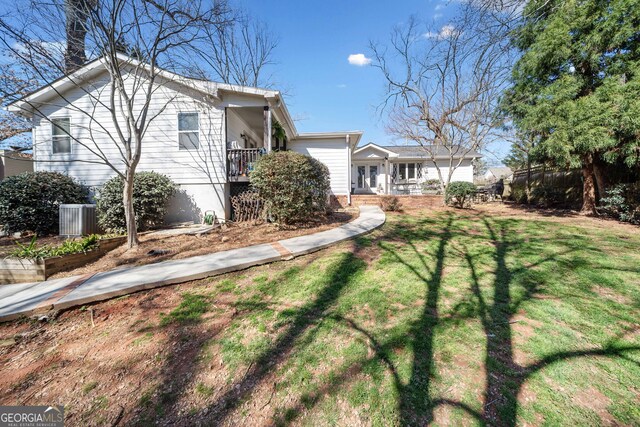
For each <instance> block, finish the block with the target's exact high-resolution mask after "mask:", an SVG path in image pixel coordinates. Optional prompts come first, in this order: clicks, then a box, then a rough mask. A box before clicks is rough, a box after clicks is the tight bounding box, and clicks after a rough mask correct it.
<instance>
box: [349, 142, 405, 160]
mask: <svg viewBox="0 0 640 427" xmlns="http://www.w3.org/2000/svg"><path fill="white" fill-rule="evenodd" d="M369 148H371V149H373V150H378V151H381V152H383V153H384V154H386V155H388V156H389V155H391V156H393V157H395V156H396V155H397V153H395V152H393V151H391V150H388V149H387V148H385V147H383V146H381V145H378V144H374V143H373V142H370V143H368V144H367V145H363V146H362V147H358V148H356V150H355V151H354V152H353V154H358V153H361V152H363V151H364V150H367V149H369Z"/></svg>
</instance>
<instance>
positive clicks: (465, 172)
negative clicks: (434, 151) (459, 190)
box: [425, 159, 473, 182]
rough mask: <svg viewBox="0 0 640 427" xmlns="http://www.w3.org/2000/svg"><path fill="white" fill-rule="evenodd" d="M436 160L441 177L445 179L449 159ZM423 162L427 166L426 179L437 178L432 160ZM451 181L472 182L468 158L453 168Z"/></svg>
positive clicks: (471, 167) (471, 170) (471, 169)
mask: <svg viewBox="0 0 640 427" xmlns="http://www.w3.org/2000/svg"><path fill="white" fill-rule="evenodd" d="M456 161H457V160H456ZM437 162H438V167H439V168H440V173H442V177H443V178H444V179H445V180H446V179H447V175H448V174H449V161H448V160H438V161H437ZM425 164H426V166H427V177H426V179H438V171H437V169H436V167H435V166H434V165H433V162H431V161H426V162H425ZM454 165H455V163H454ZM453 181H467V182H473V165H472V164H471V160H470V159H465V160H463V161H462V163H461V164H460V166H458V167H457V168H455V170H454V171H453V175H452V176H451V182H453Z"/></svg>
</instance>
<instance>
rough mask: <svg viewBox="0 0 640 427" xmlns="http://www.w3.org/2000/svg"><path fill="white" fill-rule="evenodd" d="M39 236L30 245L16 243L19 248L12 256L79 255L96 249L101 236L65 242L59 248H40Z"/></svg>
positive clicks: (94, 235) (35, 236)
mask: <svg viewBox="0 0 640 427" xmlns="http://www.w3.org/2000/svg"><path fill="white" fill-rule="evenodd" d="M36 239H37V235H34V236H33V238H32V239H31V242H30V243H29V244H28V245H23V244H22V243H20V242H16V245H17V246H18V248H17V249H16V250H14V251H13V252H11V256H14V257H17V258H50V257H56V256H63V255H69V254H78V253H81V252H88V251H91V250H93V249H96V248H97V247H98V246H99V244H100V243H99V241H100V239H101V237H100V236H98V235H96V234H92V235H90V236H87V237H83V238H82V239H80V240H65V241H64V242H63V243H62V244H61V245H59V246H53V247H51V246H47V245H45V246H38V245H37V241H36Z"/></svg>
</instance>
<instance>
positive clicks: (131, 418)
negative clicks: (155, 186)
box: [0, 245, 345, 426]
mask: <svg viewBox="0 0 640 427" xmlns="http://www.w3.org/2000/svg"><path fill="white" fill-rule="evenodd" d="M344 248H345V245H338V247H336V248H330V249H325V250H323V251H321V253H322V254H323V256H327V254H329V253H331V251H334V250H344ZM319 256H321V255H319V254H318V253H314V254H310V255H307V256H304V257H299V258H296V259H294V260H292V261H288V262H287V265H288V266H298V267H300V268H304V266H305V265H307V264H308V263H309V262H311V261H312V260H314V259H317V257H319ZM274 268H276V269H277V268H278V267H277V266H275V267H274V265H264V266H260V267H255V268H254V270H252V271H253V273H252V274H251V275H250V277H245V276H246V273H245V272H236V273H230V274H228V275H226V276H225V277H224V278H222V279H225V278H226V279H229V280H231V281H233V282H234V283H235V284H236V286H237V288H236V289H235V290H234V291H233V292H226V291H220V290H219V288H217V287H216V286H217V285H215V284H217V283H219V280H218V281H216V282H213V283H212V282H210V281H209V280H200V281H196V282H189V283H185V284H181V285H174V286H168V287H164V288H158V289H154V290H150V291H144V292H140V293H136V294H132V295H129V296H126V297H122V298H116V299H113V300H110V301H105V302H100V303H96V304H92V305H89V306H86V307H83V308H77V309H72V310H69V311H65V312H63V313H61V314H60V315H59V317H57V318H56V319H55V320H53V321H51V322H50V323H44V322H38V321H30V320H23V321H15V322H8V323H3V324H0V341H2V342H5V345H2V346H0V367H1V368H0V404H2V405H20V404H30V405H35V404H43V405H44V404H51V403H52V402H54V403H64V404H65V421H66V422H67V423H68V424H69V425H73V426H75V425H114V424H115V423H116V421H118V420H119V421H118V425H132V424H140V425H151V424H154V420H158V419H162V420H163V422H164V423H165V425H194V424H198V423H199V420H206V419H207V410H208V408H210V407H211V405H213V404H214V403H215V402H216V401H217V400H218V399H219V398H220V396H222V395H224V394H225V393H227V392H228V390H229V388H230V379H232V378H233V375H232V372H231V371H230V370H229V368H228V366H227V364H226V363H225V362H224V361H223V359H222V356H221V353H220V348H219V347H218V344H217V343H216V342H217V339H218V338H219V337H220V334H221V332H222V331H224V330H226V329H227V328H228V327H229V324H230V323H231V322H232V321H234V319H236V317H237V316H242V315H243V313H242V312H239V311H238V310H237V308H236V305H235V303H236V302H238V301H239V300H240V299H242V298H243V295H242V290H243V289H244V288H245V287H248V286H251V285H252V281H251V277H256V276H257V275H265V274H266V275H268V274H271V272H272V271H273V269H274ZM222 279H221V280H222ZM184 293H193V294H198V295H214V296H211V297H210V307H209V311H207V312H206V313H204V315H203V316H202V318H201V321H200V322H197V323H187V324H182V323H180V322H171V323H165V324H163V322H162V319H163V318H165V317H166V316H167V315H168V314H169V313H171V312H172V310H175V309H176V307H178V306H179V304H180V303H181V302H182V300H183V297H182V295H183V294H184ZM92 314H93V325H95V326H93V325H92V322H91V317H92ZM246 369H247V368H246V367H245V368H240V369H239V370H238V372H236V374H235V376H236V377H238V376H239V377H241V376H242V375H243V374H244V373H245V371H246ZM275 371H277V370H276V369H274V372H273V373H272V374H270V375H268V376H267V377H265V378H264V379H263V381H262V382H261V383H260V384H256V387H255V388H254V389H253V392H252V399H249V400H247V401H246V402H245V403H243V404H241V405H240V406H239V408H238V410H237V411H234V412H233V414H231V415H230V416H229V418H228V419H227V420H226V421H225V424H227V425H242V424H245V425H246V424H247V423H251V424H252V425H268V424H270V423H271V421H272V420H273V417H274V411H275V409H276V408H278V407H282V406H285V407H286V406H287V405H286V402H287V401H288V400H287V399H293V398H294V397H293V396H289V395H288V394H287V393H286V392H282V393H278V392H274V383H275V382H276V381H277V374H276V373H275Z"/></svg>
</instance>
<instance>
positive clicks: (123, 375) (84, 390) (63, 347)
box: [0, 211, 640, 426]
mask: <svg viewBox="0 0 640 427" xmlns="http://www.w3.org/2000/svg"><path fill="white" fill-rule="evenodd" d="M639 248H640V231H639V230H637V229H633V228H631V227H627V226H619V225H617V224H615V223H612V222H599V221H593V220H588V219H582V218H577V219H572V218H565V219H563V220H555V219H548V218H544V217H542V216H539V215H536V214H521V215H504V214H503V213H492V212H486V211H485V212H472V211H437V212H428V211H419V212H412V213H407V214H391V215H389V216H388V220H387V224H385V226H384V227H382V228H381V229H379V230H377V231H375V232H374V233H372V234H370V235H368V236H366V237H363V238H360V239H358V240H357V241H356V242H346V243H343V244H341V245H339V246H337V247H334V248H331V249H327V250H325V251H322V252H319V253H316V254H312V255H309V256H306V257H302V258H299V259H296V260H294V261H290V262H282V263H277V264H272V265H270V266H263V267H258V268H253V269H250V270H247V271H245V272H242V273H236V274H231V275H227V276H223V277H219V278H215V279H212V280H206V281H199V282H194V283H191V284H187V285H181V286H179V287H170V288H164V289H159V290H155V291H150V292H146V293H141V294H137V295H133V296H130V297H128V298H124V299H120V300H114V301H110V302H105V303H101V304H96V305H94V306H92V307H88V308H85V309H84V310H72V311H69V312H67V313H64V314H63V315H62V316H61V317H60V318H59V319H58V320H56V321H55V322H53V323H51V324H48V325H46V326H40V325H37V324H28V323H23V324H10V325H4V326H1V327H0V334H2V337H3V338H4V341H3V342H4V343H5V344H3V347H2V348H0V363H1V364H2V365H3V368H1V369H2V371H3V373H2V375H1V376H0V389H2V390H3V393H2V397H1V398H0V403H2V404H15V403H16V402H20V403H28V404H36V403H41V404H48V403H53V402H60V403H64V404H66V405H67V407H68V410H67V411H66V413H67V414H69V418H68V421H69V423H70V425H76V424H82V425H84V424H86V423H88V422H89V423H91V422H95V420H101V421H103V422H104V423H111V424H112V423H113V422H114V421H118V423H122V424H139V425H147V424H149V423H157V422H160V423H162V424H180V425H193V424H197V423H203V424H228V425H240V424H245V425H246V424H251V425H270V424H274V423H275V424H290V423H291V424H302V425H314V426H315V425H425V424H427V423H429V422H431V421H434V422H435V423H437V424H440V425H460V424H470V425H474V424H487V423H488V424H493V425H515V424H518V425H525V424H527V425H542V424H548V425H569V426H575V425H602V424H609V425H617V424H625V425H633V424H637V423H638V420H640V409H639V408H640V397H639V396H640V385H639V384H640V381H639V378H640V333H639V328H640V324H639V323H640V267H639V266H640V251H638V249H639ZM89 311H91V320H89V319H90V317H89V314H88V312H89ZM91 322H94V325H95V326H92V323H91ZM34 331H35V332H34ZM37 331H40V332H37ZM20 334H22V335H23V336H26V338H20V339H15V338H12V337H18V336H20ZM11 339H14V341H15V343H13V344H12V343H11V341H10V340H11ZM52 343H53V344H52ZM52 345H53V347H51V346H52ZM31 362H32V363H33V365H32V363H31ZM52 365H55V366H54V367H51V366H52ZM30 366H33V367H32V368H31V369H30ZM9 372H10V375H5V373H9Z"/></svg>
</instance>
